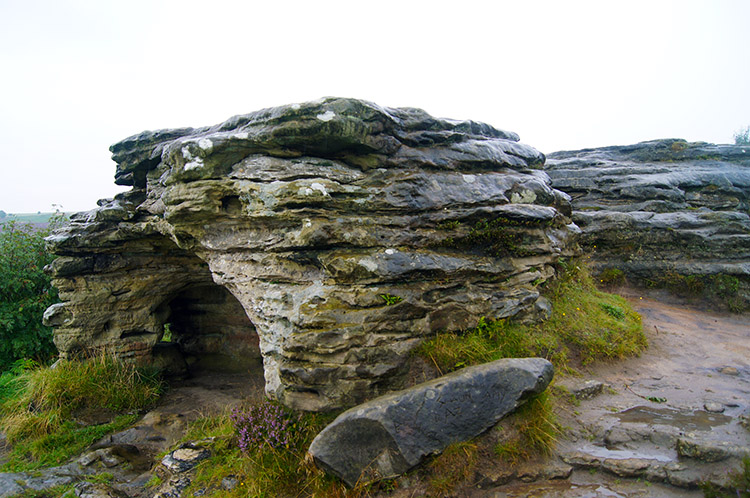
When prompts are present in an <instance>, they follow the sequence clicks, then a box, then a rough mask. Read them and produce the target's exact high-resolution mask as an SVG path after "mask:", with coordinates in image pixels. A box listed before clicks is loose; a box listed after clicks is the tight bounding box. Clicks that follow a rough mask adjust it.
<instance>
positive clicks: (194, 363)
mask: <svg viewBox="0 0 750 498" xmlns="http://www.w3.org/2000/svg"><path fill="white" fill-rule="evenodd" d="M156 315H157V316H158V317H159V321H160V322H161V323H162V324H163V329H162V331H161V333H160V338H159V339H160V340H159V342H158V343H157V344H156V346H155V347H154V351H153V353H154V354H153V358H154V364H155V366H157V367H159V368H161V369H162V370H163V371H164V372H165V373H166V374H167V375H171V376H179V377H185V376H195V375H200V374H202V373H206V372H221V373H243V372H244V373H247V372H262V359H261V355H260V347H259V344H258V333H257V331H256V330H255V326H254V325H253V323H252V322H251V321H250V319H249V318H248V316H247V314H246V313H245V310H244V308H243V307H242V305H241V304H240V302H239V301H238V300H237V298H235V297H234V296H233V295H232V293H231V292H229V291H228V290H226V289H225V288H223V287H221V286H219V285H216V284H214V283H212V282H211V283H200V284H193V285H190V286H188V287H185V288H183V289H181V290H180V291H178V292H177V293H176V294H174V295H172V296H171V297H170V298H168V299H167V300H166V301H165V302H164V303H163V304H162V305H161V306H159V307H158V308H157V310H156Z"/></svg>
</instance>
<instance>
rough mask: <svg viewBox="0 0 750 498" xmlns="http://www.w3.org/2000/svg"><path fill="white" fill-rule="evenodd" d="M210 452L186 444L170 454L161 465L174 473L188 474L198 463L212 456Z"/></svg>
mask: <svg viewBox="0 0 750 498" xmlns="http://www.w3.org/2000/svg"><path fill="white" fill-rule="evenodd" d="M210 454H211V453H210V452H209V451H208V450H207V449H205V448H201V447H199V446H198V447H196V446H194V445H193V443H185V444H183V445H182V446H180V447H179V448H178V449H176V450H174V451H172V452H171V453H168V454H167V455H165V456H164V458H162V460H161V464H162V465H163V466H164V467H166V468H167V469H168V470H170V471H172V472H186V471H188V470H190V469H192V468H193V467H195V466H196V465H197V464H198V462H200V461H201V460H205V459H206V458H208V457H209V456H210Z"/></svg>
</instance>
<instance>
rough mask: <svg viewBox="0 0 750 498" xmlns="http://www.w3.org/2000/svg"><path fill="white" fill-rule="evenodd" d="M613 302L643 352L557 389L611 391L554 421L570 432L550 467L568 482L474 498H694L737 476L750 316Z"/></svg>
mask: <svg viewBox="0 0 750 498" xmlns="http://www.w3.org/2000/svg"><path fill="white" fill-rule="evenodd" d="M618 293H620V294H621V295H624V296H625V297H627V298H628V300H629V301H630V303H631V304H632V305H633V307H634V308H635V309H636V310H637V311H638V312H639V313H641V315H642V317H643V326H644V331H645V333H646V335H647V336H648V340H649V348H648V350H646V351H645V352H644V353H643V354H642V355H641V356H640V357H639V358H631V359H628V360H625V361H618V362H612V363H602V364H598V365H596V366H594V367H591V368H589V369H587V370H586V371H584V372H583V376H582V377H580V378H575V377H567V378H559V379H558V380H557V383H558V384H559V385H563V386H568V387H569V388H570V389H571V390H575V389H576V387H580V386H583V385H585V383H586V381H589V380H594V381H599V382H602V383H604V384H606V386H608V387H605V388H604V389H603V390H602V392H601V394H599V395H596V396H593V397H591V398H590V399H582V400H580V402H579V403H580V404H578V405H577V406H576V404H575V403H573V404H571V405H569V406H565V407H563V409H562V410H561V411H560V414H559V415H560V419H561V421H562V422H563V425H564V426H566V428H567V430H566V433H565V435H564V436H563V438H562V440H561V441H560V443H559V444H558V446H557V451H556V455H555V457H553V458H559V459H561V460H562V461H563V462H566V463H568V464H570V465H571V466H572V467H574V470H573V472H572V474H571V476H570V477H569V478H567V479H559V480H553V481H546V482H545V481H542V482H536V483H530V484H526V483H517V482H516V483H511V484H509V485H505V486H501V487H499V488H496V489H494V490H492V491H488V492H486V493H482V494H481V495H477V496H492V497H497V498H500V497H521V496H533V497H558V496H560V497H591V498H594V497H617V496H628V497H630V496H644V497H647V496H648V497H650V496H653V497H698V496H703V493H702V492H701V491H700V490H699V489H697V487H696V486H697V485H698V483H699V482H701V481H706V480H708V481H714V482H718V483H720V482H725V481H726V476H727V473H728V472H729V471H731V470H732V469H736V468H739V466H740V458H739V457H741V456H742V454H744V453H746V452H748V451H750V431H748V429H746V428H745V427H743V426H742V425H741V423H740V422H741V421H742V417H746V416H747V415H748V414H750V316H748V315H747V314H745V315H737V314H729V313H726V312H717V311H715V310H711V309H708V308H706V307H705V306H704V307H700V306H697V305H696V304H695V303H689V302H686V301H684V300H681V299H679V298H675V297H674V296H671V295H669V294H667V293H665V292H661V291H644V290H636V289H619V290H618ZM647 398H650V399H647ZM626 476H630V477H626Z"/></svg>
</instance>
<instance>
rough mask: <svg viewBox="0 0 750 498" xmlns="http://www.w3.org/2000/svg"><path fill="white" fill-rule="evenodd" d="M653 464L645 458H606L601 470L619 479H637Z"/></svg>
mask: <svg viewBox="0 0 750 498" xmlns="http://www.w3.org/2000/svg"><path fill="white" fill-rule="evenodd" d="M653 463H655V462H653V461H652V460H646V459H645V458H607V459H606V460H604V462H602V468H604V469H606V470H608V471H610V472H612V473H613V474H615V475H618V476H620V477H638V476H641V475H643V474H644V473H645V472H646V470H648V468H649V467H651V465H652V464H653Z"/></svg>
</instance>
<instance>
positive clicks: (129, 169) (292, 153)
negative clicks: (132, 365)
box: [46, 98, 575, 410]
mask: <svg viewBox="0 0 750 498" xmlns="http://www.w3.org/2000/svg"><path fill="white" fill-rule="evenodd" d="M111 150H112V152H113V159H114V160H115V162H116V163H117V170H116V174H115V178H116V182H117V183H118V184H121V185H130V186H132V190H131V191H129V192H127V193H125V194H121V195H118V196H117V197H115V199H113V200H106V201H102V202H100V207H99V208H98V209H95V210H93V211H90V212H87V213H79V214H77V215H75V216H73V217H72V221H71V224H70V226H68V227H67V228H65V229H63V230H61V231H58V232H56V233H55V234H54V235H53V236H52V237H51V238H50V239H49V242H50V245H51V248H52V250H53V251H54V252H55V253H56V254H58V255H59V256H60V257H59V258H58V259H57V260H55V262H54V263H53V264H52V266H51V268H50V271H51V272H52V275H53V277H54V283H55V285H56V286H57V287H58V289H59V290H60V296H61V298H62V300H63V303H62V304H61V305H58V306H55V307H53V308H50V310H48V313H47V316H46V321H47V323H48V324H50V325H53V326H54V327H55V329H56V331H55V343H56V345H57V347H58V349H59V350H60V351H61V353H62V354H63V355H67V356H70V355H76V354H83V353H86V352H87V351H91V350H94V349H97V348H102V347H107V348H110V349H114V350H116V351H118V352H119V354H121V355H122V356H131V357H134V358H136V359H138V360H139V361H151V360H152V359H153V358H154V346H155V345H156V344H157V342H158V341H160V340H161V339H162V338H163V337H164V333H165V330H167V329H168V330H169V333H170V334H171V335H172V337H173V342H176V343H177V344H178V345H179V347H180V348H181V349H182V352H183V354H184V355H186V357H187V363H188V365H190V366H191V367H193V368H194V367H195V366H196V365H198V366H200V365H201V364H202V363H209V364H212V365H237V366H238V367H242V363H243V361H244V360H246V359H248V358H250V359H255V358H257V357H259V356H262V359H263V363H264V369H265V378H266V391H267V393H268V394H270V395H271V396H273V397H275V398H277V399H279V400H281V401H282V402H284V403H285V404H287V405H289V406H293V407H297V408H303V409H309V410H318V409H328V408H334V407H340V406H347V405H353V404H356V403H357V402H359V401H361V400H363V399H366V398H370V397H373V396H375V395H378V394H380V393H383V392H386V391H389V390H391V389H393V388H396V387H398V386H399V385H400V382H401V378H402V375H403V374H404V372H405V371H406V367H407V359H408V357H409V352H410V351H411V350H412V349H413V348H414V347H415V346H417V345H418V344H419V343H420V341H421V340H422V338H423V337H424V336H426V335H429V334H432V333H434V332H436V331H438V330H455V329H463V328H466V327H470V326H473V325H474V324H475V323H476V320H477V319H478V318H479V317H481V316H487V317H492V318H502V317H509V316H516V317H527V318H528V317H533V316H534V313H535V312H536V311H537V306H536V302H537V300H538V298H539V293H538V292H537V290H536V289H535V285H534V284H538V283H539V282H542V281H544V280H546V279H547V278H549V277H550V276H551V275H552V274H553V269H552V265H553V264H554V263H555V262H556V261H557V260H558V258H559V257H560V256H561V255H569V254H571V252H572V251H573V249H574V246H575V244H574V243H573V242H572V238H573V235H574V234H575V226H574V225H571V222H570V218H569V214H570V204H569V198H568V196H567V195H565V194H563V193H562V192H559V191H557V190H554V189H552V188H551V187H550V185H549V179H548V177H547V175H546V174H545V173H544V172H543V171H542V170H541V168H542V167H543V164H544V160H545V158H544V156H543V155H542V154H541V153H539V152H538V151H536V150H535V149H533V148H532V147H529V146H527V145H523V144H521V143H519V142H518V136H517V135H515V134H514V133H510V132H504V131H501V130H497V129H495V128H493V127H491V126H489V125H486V124H482V123H476V122H473V121H452V120H443V119H436V118H433V117H431V116H429V115H428V114H426V113H425V112H423V111H421V110H418V109H390V108H383V107H379V106H377V105H375V104H371V103H368V102H364V101H360V100H352V99H336V98H328V99H323V100H320V101H317V102H312V103H306V104H295V105H288V106H283V107H278V108H273V109H265V110H262V111H258V112H255V113H251V114H247V115H243V116H236V117H234V118H231V119H229V120H228V121H226V122H224V123H221V124H219V125H216V126H212V127H206V128H198V129H192V128H185V129H178V130H166V131H157V132H143V133H141V134H140V135H136V136H133V137H130V138H128V139H125V140H124V141H122V142H120V143H118V144H115V145H113V146H112V147H111ZM165 324H169V327H166V328H165ZM167 349H169V348H167ZM168 352H169V354H168V355H167V357H171V355H172V354H173V352H174V350H173V349H172V350H169V351H168ZM211 358H213V359H212V360H211V361H209V359H211ZM196 362H197V363H196ZM176 370H179V368H177V369H176Z"/></svg>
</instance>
